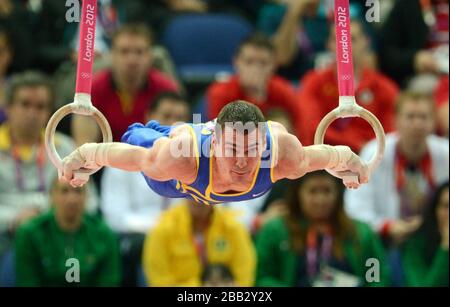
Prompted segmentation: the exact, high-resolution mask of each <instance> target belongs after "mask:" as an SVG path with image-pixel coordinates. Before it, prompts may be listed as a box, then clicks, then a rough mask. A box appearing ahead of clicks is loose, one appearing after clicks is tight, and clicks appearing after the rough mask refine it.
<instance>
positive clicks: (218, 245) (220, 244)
mask: <svg viewBox="0 0 450 307" xmlns="http://www.w3.org/2000/svg"><path fill="white" fill-rule="evenodd" d="M205 245H206V258H207V262H208V263H210V264H223V265H226V266H227V267H228V268H229V269H230V271H231V273H232V274H233V277H234V280H235V284H236V285H238V286H243V287H245V286H247V287H249V286H253V283H254V277H255V265H256V256H255V250H254V246H253V242H252V240H251V238H250V234H249V233H248V231H247V230H246V229H245V228H244V226H242V225H241V224H239V222H238V221H237V220H236V218H235V215H234V214H233V213H232V212H231V211H229V210H227V209H222V208H217V207H213V214H212V217H211V223H210V226H209V228H208V230H207V231H206V234H205ZM143 267H144V271H145V275H146V278H147V281H148V283H149V284H150V285H151V286H200V285H201V274H202V269H203V268H202V263H201V259H200V256H199V255H198V252H197V249H196V246H195V243H194V239H193V233H192V226H191V215H190V212H189V208H188V205H187V204H186V203H182V204H180V205H178V206H176V207H173V208H171V209H169V210H168V211H166V212H165V213H164V214H163V215H162V217H161V220H160V222H159V224H158V225H157V226H156V227H155V228H154V229H153V230H152V231H151V233H149V234H148V235H147V238H146V240H145V244H144V254H143Z"/></svg>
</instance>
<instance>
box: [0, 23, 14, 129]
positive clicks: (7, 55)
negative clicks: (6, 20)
mask: <svg viewBox="0 0 450 307" xmlns="http://www.w3.org/2000/svg"><path fill="white" fill-rule="evenodd" d="M12 59H13V50H12V45H11V41H10V38H9V32H7V31H5V30H4V29H2V28H0V124H1V123H3V122H4V121H5V119H6V114H5V104H6V103H5V91H6V87H7V82H8V73H9V72H8V70H9V68H10V65H11V62H12Z"/></svg>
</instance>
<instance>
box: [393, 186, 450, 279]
mask: <svg viewBox="0 0 450 307" xmlns="http://www.w3.org/2000/svg"><path fill="white" fill-rule="evenodd" d="M448 198H449V190H448V181H447V182H445V183H443V184H442V185H441V186H439V187H438V188H437V190H436V192H435V194H434V197H433V199H432V202H431V205H430V207H429V208H428V209H427V212H426V214H425V216H424V219H423V223H422V225H421V226H420V228H419V229H418V230H417V231H416V232H415V233H413V234H412V235H411V237H410V238H409V239H407V240H406V242H405V243H404V244H403V246H402V247H401V251H402V258H401V259H402V269H403V273H404V282H405V284H404V285H405V286H410V287H411V286H413V287H448V235H449V229H448V228H449V226H448V225H449V222H448Z"/></svg>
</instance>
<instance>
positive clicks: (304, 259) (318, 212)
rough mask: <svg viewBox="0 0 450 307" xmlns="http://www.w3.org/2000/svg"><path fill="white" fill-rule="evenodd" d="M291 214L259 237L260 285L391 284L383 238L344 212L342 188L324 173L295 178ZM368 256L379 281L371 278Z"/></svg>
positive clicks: (261, 232)
mask: <svg viewBox="0 0 450 307" xmlns="http://www.w3.org/2000/svg"><path fill="white" fill-rule="evenodd" d="M288 196H289V198H288V200H287V203H288V214H287V215H286V216H285V217H278V218H275V219H273V220H271V221H269V222H268V223H267V224H266V225H264V226H263V228H262V229H261V231H260V233H259V234H258V236H257V240H256V249H257V255H258V268H257V277H256V285H257V286H272V287H273V286H285V287H294V286H319V285H320V286H386V285H388V284H389V277H388V272H387V270H386V262H385V259H384V250H383V246H382V243H381V241H380V240H379V238H378V237H377V235H376V234H375V233H373V232H372V230H371V229H370V227H369V226H368V225H366V224H364V223H361V222H356V221H353V220H351V219H350V218H349V217H348V216H347V215H346V214H345V212H344V207H343V206H344V204H343V187H342V185H341V184H340V183H339V181H338V180H336V178H335V177H333V176H331V175H329V174H328V173H326V172H325V171H319V172H312V173H308V174H306V175H305V176H303V177H302V178H300V179H299V180H295V181H293V182H291V189H290V192H289V193H288ZM369 258H375V259H378V260H379V262H380V265H379V268H380V271H379V276H378V277H379V280H378V281H376V282H370V281H368V280H367V279H366V272H367V270H368V267H367V266H366V261H367V259H369Z"/></svg>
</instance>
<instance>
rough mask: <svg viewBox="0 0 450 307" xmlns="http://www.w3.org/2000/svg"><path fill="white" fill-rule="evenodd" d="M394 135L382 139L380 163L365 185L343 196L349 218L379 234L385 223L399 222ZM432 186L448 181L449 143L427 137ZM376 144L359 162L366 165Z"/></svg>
mask: <svg viewBox="0 0 450 307" xmlns="http://www.w3.org/2000/svg"><path fill="white" fill-rule="evenodd" d="M397 141H398V135H397V134H396V133H391V134H388V135H386V149H385V153H384V157H383V160H382V161H381V163H380V165H379V166H378V168H377V169H376V170H375V171H374V172H373V173H372V175H371V177H370V179H369V183H367V184H365V185H362V186H361V187H360V188H359V189H357V190H347V191H346V192H345V209H346V211H347V214H348V215H350V216H351V217H352V218H355V219H357V220H360V221H363V222H366V223H369V224H370V225H372V227H373V228H374V229H375V230H376V231H379V230H380V229H381V227H382V226H383V224H384V223H385V221H387V220H391V219H398V218H400V196H399V194H398V192H397V188H396V178H395V177H396V176H395V161H394V160H395V148H396V145H397ZM427 144H428V150H429V152H430V155H431V160H432V171H433V175H434V178H433V179H434V182H435V184H436V185H439V184H440V183H442V182H444V181H446V180H448V177H449V170H448V167H449V143H448V140H447V139H444V138H441V137H438V136H435V135H430V136H429V137H428V138H427ZM376 146H377V143H376V140H373V141H370V142H369V143H368V144H367V145H366V146H365V147H364V148H363V149H362V151H361V154H360V156H361V158H362V159H364V160H365V161H368V160H369V159H370V158H371V157H372V155H373V154H374V153H375V151H376Z"/></svg>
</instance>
